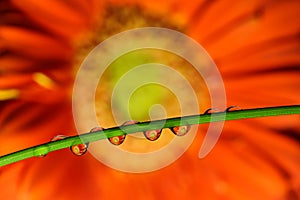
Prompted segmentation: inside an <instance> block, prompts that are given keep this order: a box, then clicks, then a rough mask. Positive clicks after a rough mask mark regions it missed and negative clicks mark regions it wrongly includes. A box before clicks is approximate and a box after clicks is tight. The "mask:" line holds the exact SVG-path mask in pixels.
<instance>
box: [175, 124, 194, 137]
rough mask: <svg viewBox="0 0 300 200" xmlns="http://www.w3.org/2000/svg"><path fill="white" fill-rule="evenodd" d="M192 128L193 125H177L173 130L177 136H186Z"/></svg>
mask: <svg viewBox="0 0 300 200" xmlns="http://www.w3.org/2000/svg"><path fill="white" fill-rule="evenodd" d="M190 129H191V125H184V126H175V127H173V128H171V131H172V132H173V133H174V134H175V135H177V136H184V135H185V134H187V132H189V130H190Z"/></svg>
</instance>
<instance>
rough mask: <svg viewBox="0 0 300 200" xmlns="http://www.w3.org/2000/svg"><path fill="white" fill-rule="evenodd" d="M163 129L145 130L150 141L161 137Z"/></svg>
mask: <svg viewBox="0 0 300 200" xmlns="http://www.w3.org/2000/svg"><path fill="white" fill-rule="evenodd" d="M160 134H161V130H148V131H145V132H144V135H145V137H146V138H147V139H148V140H150V141H155V140H157V139H158V138H159V137H160Z"/></svg>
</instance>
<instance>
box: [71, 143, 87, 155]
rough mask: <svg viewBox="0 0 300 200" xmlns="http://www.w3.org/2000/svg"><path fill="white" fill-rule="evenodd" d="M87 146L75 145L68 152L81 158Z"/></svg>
mask: <svg viewBox="0 0 300 200" xmlns="http://www.w3.org/2000/svg"><path fill="white" fill-rule="evenodd" d="M87 149H88V144H77V145H74V146H71V147H70V150H71V151H72V153H73V154H74V155H77V156H82V155H84V154H85V153H86V152H87Z"/></svg>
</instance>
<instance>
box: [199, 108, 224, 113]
mask: <svg viewBox="0 0 300 200" xmlns="http://www.w3.org/2000/svg"><path fill="white" fill-rule="evenodd" d="M217 112H220V110H219V109H217V108H209V109H207V110H206V111H205V112H204V113H203V114H212V113H217Z"/></svg>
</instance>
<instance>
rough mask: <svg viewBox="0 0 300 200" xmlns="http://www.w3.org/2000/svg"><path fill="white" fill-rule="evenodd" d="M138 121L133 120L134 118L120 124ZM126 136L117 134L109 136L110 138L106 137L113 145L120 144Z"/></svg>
mask: <svg viewBox="0 0 300 200" xmlns="http://www.w3.org/2000/svg"><path fill="white" fill-rule="evenodd" d="M137 123H138V122H137V121H134V120H130V121H126V122H124V123H123V124H122V126H125V125H131V124H137ZM125 138H126V134H124V135H119V136H114V137H111V138H108V140H109V142H110V143H112V144H113V145H120V144H122V143H123V142H124V140H125Z"/></svg>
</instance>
